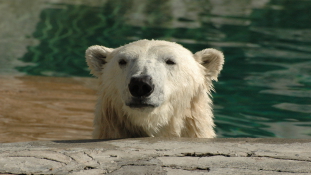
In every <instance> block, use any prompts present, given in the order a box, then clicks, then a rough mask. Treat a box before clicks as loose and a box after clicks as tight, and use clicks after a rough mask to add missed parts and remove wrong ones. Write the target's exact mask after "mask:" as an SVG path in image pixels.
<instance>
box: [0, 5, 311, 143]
mask: <svg viewBox="0 0 311 175" xmlns="http://www.w3.org/2000/svg"><path fill="white" fill-rule="evenodd" d="M24 3H25V2H24ZM26 7H27V8H26ZM310 8H311V0H283V1H279V0H243V1H231V0H199V1H190V0H183V1H175V0H168V1H167V0H160V1H159V0H149V1H142V0H129V1H122V0H96V1H90V0H79V1H69V0H51V1H49V3H47V2H46V1H35V0H29V1H27V3H25V6H21V5H20V1H17V0H11V1H4V2H1V3H0V13H2V14H4V15H1V14H0V19H1V18H3V21H5V22H4V23H2V26H1V24H0V26H1V27H2V28H1V29H2V31H0V37H1V40H0V46H1V47H0V50H1V52H0V56H1V57H0V63H1V64H0V75H1V74H2V75H6V74H8V73H7V72H10V73H11V74H14V75H16V74H18V75H20V74H21V73H26V74H28V75H45V76H89V73H88V70H87V68H86V64H85V61H84V58H83V57H84V51H85V49H86V48H87V47H88V46H90V45H94V44H100V45H105V46H108V47H118V46H120V45H123V44H125V43H128V42H131V41H133V40H137V39H142V38H147V39H165V40H169V41H175V42H178V43H180V44H182V45H184V46H185V47H187V48H189V49H190V50H191V51H193V52H195V51H198V50H201V49H204V48H207V47H214V48H217V49H220V50H222V51H223V52H224V53H225V57H226V63H225V67H224V70H223V72H222V74H221V77H220V78H219V82H217V83H215V86H216V90H217V93H215V94H214V95H213V96H214V103H215V117H216V118H215V121H216V125H217V128H216V131H217V134H218V136H219V137H285V138H311V124H310V123H311V111H310V109H311V99H310V98H311V69H310V67H311V21H310V19H311V13H309V9H310ZM3 16H5V18H4V17H3ZM8 19H11V20H8ZM10 21H13V22H10ZM19 24H20V25H22V24H23V26H24V27H18V26H19ZM4 26H5V27H4ZM8 26H9V27H8ZM12 28H14V30H12ZM19 29H20V30H21V32H16V30H19ZM17 43H19V44H17ZM26 46H27V47H26ZM3 65H9V66H3ZM14 67H15V68H14ZM21 78H22V77H21ZM21 78H20V79H21ZM26 80H27V81H26ZM43 80H44V79H40V81H43ZM55 80H58V79H57V78H55ZM69 80H70V81H72V80H71V79H70V78H69V79H68V81H69ZM22 81H23V82H29V81H30V80H29V79H28V78H27V77H25V78H24V79H23V80H22ZM38 81H39V80H38ZM46 81H52V79H51V78H47V80H46ZM66 81H67V80H66ZM52 82H53V81H52ZM54 82H55V81H54ZM33 83H34V82H33ZM53 86H59V85H57V83H56V84H55V85H52V84H51V87H53ZM62 86H63V85H62ZM75 86H77V87H79V86H81V85H77V84H75V83H73V84H72V86H71V87H72V88H77V87H75ZM28 87H30V86H27V88H28ZM39 89H40V92H41V91H42V90H44V89H42V88H39ZM50 90H51V89H48V90H47V91H50ZM76 90H81V89H79V88H78V89H76ZM82 91H83V90H82ZM36 92H37V91H36ZM56 92H57V93H60V94H63V95H64V94H66V93H67V92H68V91H67V90H64V89H61V88H60V90H59V91H55V92H54V95H55V96H56V95H57V94H56ZM70 98H74V97H73V96H72V97H68V98H67V97H65V96H64V98H61V99H59V100H60V101H58V102H57V103H56V102H54V103H53V104H52V106H53V108H48V107H51V106H50V105H47V106H45V107H46V108H48V109H49V111H45V112H41V113H40V112H36V111H34V110H28V111H27V112H24V113H25V117H23V118H24V119H25V120H23V122H24V123H25V124H27V123H29V124H31V126H34V125H37V127H38V128H40V127H41V128H49V126H50V127H52V126H55V127H52V129H50V132H48V133H53V132H55V133H56V132H57V131H59V132H62V131H65V130H66V127H67V126H68V128H67V129H69V130H67V131H68V132H69V131H70V132H71V133H74V132H82V133H84V134H80V135H81V136H82V135H83V138H84V136H87V134H86V131H89V130H91V129H90V122H91V118H90V117H89V116H92V112H91V104H93V102H92V101H87V100H86V101H85V104H84V105H86V106H89V105H90V107H89V108H88V109H89V111H77V110H76V109H77V106H75V105H79V103H80V102H77V103H75V102H72V103H70V104H69V103H67V101H68V100H69V99H70ZM88 98H91V97H88ZM8 99H11V100H12V99H14V97H13V96H9V97H8ZM48 99H49V98H48V97H44V98H40V99H36V100H35V101H36V103H34V102H32V103H30V104H32V105H31V106H28V108H29V109H33V108H36V107H38V105H39V106H40V105H42V104H41V102H40V100H43V101H45V100H48ZM66 99H67V100H66ZM24 100H25V101H24V102H25V103H26V102H27V101H28V100H29V101H31V99H27V98H25V99H24ZM32 100H33V99H32ZM45 105H46V104H45ZM72 105H73V106H72ZM84 105H83V106H84ZM43 106H44V105H43ZM65 106H66V110H68V111H67V112H69V113H67V112H65V113H63V114H62V116H63V117H64V118H59V119H57V121H59V123H61V124H59V125H58V124H56V125H55V123H54V124H52V123H53V122H52V123H44V124H43V126H41V124H42V121H43V118H44V116H46V115H47V114H51V115H52V114H53V113H55V112H56V111H55V110H54V111H53V110H52V109H60V108H62V107H65ZM82 109H84V108H82ZM58 112H59V111H58ZM34 114H35V115H36V116H38V117H37V118H36V119H35V120H33V119H31V118H29V120H28V119H27V118H28V117H29V116H33V115H34ZM67 114H68V115H67ZM79 115H88V119H85V120H88V122H85V125H83V123H84V122H82V123H78V124H77V125H75V126H74V125H67V123H68V121H70V120H75V119H77V118H79V119H81V117H77V116H79ZM16 116H17V114H16V115H15V113H12V114H10V115H8V114H5V115H3V114H1V113H0V121H1V122H2V123H3V125H5V127H6V129H7V131H6V132H5V133H6V134H4V135H2V136H1V137H0V141H2V140H5V141H8V137H7V136H9V135H10V134H9V133H14V132H13V131H12V130H10V128H13V126H12V125H14V122H16V121H20V119H15V118H14V117H16ZM48 116H50V115H48ZM73 116H75V117H73ZM40 118H41V120H40ZM82 118H83V117H82ZM86 118H87V117H86ZM30 121H31V122H30ZM55 121H56V120H55ZM70 123H75V122H71V121H70ZM58 126H59V127H58ZM0 128H2V126H1V125H0ZM15 128H18V126H16V127H15ZM21 128H22V127H21ZM70 128H71V129H70ZM79 128H85V129H79ZM27 129H28V130H29V131H27V132H30V131H31V129H29V128H27ZM25 132H26V131H25ZM31 132H33V133H36V131H35V130H32V131H31ZM40 132H41V131H40ZM40 132H39V130H38V132H37V134H35V136H33V137H32V139H36V138H38V139H39V138H40V139H44V138H45V139H57V138H59V139H61V138H64V137H60V136H59V133H58V134H51V135H47V134H43V135H38V133H40ZM21 133H23V132H21ZM88 134H90V133H88ZM72 135H74V134H68V135H67V136H66V137H68V138H69V137H72ZM11 136H12V137H14V138H15V137H16V136H14V135H11ZM2 138H4V139H2ZM23 138H24V139H23ZM25 138H26V137H24V136H19V137H16V139H15V140H14V141H18V140H27V139H25ZM73 138H77V137H73Z"/></svg>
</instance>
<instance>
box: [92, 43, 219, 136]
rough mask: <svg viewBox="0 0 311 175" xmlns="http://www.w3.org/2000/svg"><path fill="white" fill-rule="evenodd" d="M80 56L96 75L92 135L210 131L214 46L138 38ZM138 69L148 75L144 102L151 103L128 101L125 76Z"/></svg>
mask: <svg viewBox="0 0 311 175" xmlns="http://www.w3.org/2000/svg"><path fill="white" fill-rule="evenodd" d="M121 59H122V60H124V61H126V65H124V66H120V65H119V61H120V60H121ZM168 59H170V60H173V61H174V62H175V63H176V64H175V65H168V64H166V60H168ZM86 60H87V63H88V65H89V68H90V69H91V73H92V74H94V75H95V76H97V77H98V78H99V80H100V87H99V92H98V95H99V98H98V103H97V106H96V111H95V119H94V127H95V129H94V132H93V138H96V139H104V138H125V137H145V136H150V137H156V136H166V137H198V138H213V137H215V132H214V130H213V127H214V123H213V113H212V107H211V106H212V101H211V99H210V92H211V90H212V89H213V87H212V80H217V77H218V74H219V72H220V71H221V69H222V66H223V64H224V57H223V54H222V53H221V52H220V51H218V50H215V49H205V50H202V51H200V52H197V53H195V54H192V53H191V52H190V51H189V50H187V49H185V48H184V47H182V46H181V45H179V44H176V43H172V42H167V41H159V40H139V41H136V42H133V43H129V44H127V45H124V46H121V47H119V48H116V49H111V48H106V47H104V46H91V47H89V48H88V49H87V51H86ZM139 75H148V76H150V77H152V82H153V83H154V85H155V88H154V91H153V93H152V94H151V95H150V96H148V97H147V98H146V102H147V103H148V104H152V105H153V106H154V107H143V108H131V107H129V106H128V104H130V103H131V102H132V100H133V98H132V95H131V93H130V92H129V90H128V85H129V83H130V79H131V78H132V77H135V76H139Z"/></svg>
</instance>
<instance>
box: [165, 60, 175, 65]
mask: <svg viewBox="0 0 311 175" xmlns="http://www.w3.org/2000/svg"><path fill="white" fill-rule="evenodd" d="M165 63H166V64H168V65H174V64H176V63H175V62H174V61H173V60H171V59H168V60H166V61H165Z"/></svg>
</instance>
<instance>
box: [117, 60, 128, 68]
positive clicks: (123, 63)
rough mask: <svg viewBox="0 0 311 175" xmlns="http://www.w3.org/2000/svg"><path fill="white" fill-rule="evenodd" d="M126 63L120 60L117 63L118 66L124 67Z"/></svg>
mask: <svg viewBox="0 0 311 175" xmlns="http://www.w3.org/2000/svg"><path fill="white" fill-rule="evenodd" d="M126 63H127V62H126V61H125V60H124V59H122V60H120V61H119V65H120V66H124V65H126Z"/></svg>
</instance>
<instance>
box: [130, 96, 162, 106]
mask: <svg viewBox="0 0 311 175" xmlns="http://www.w3.org/2000/svg"><path fill="white" fill-rule="evenodd" d="M126 106H128V107H130V108H146V107H151V108H155V107H157V106H158V105H156V104H152V103H148V101H147V100H146V99H145V98H132V100H131V101H130V102H129V103H126Z"/></svg>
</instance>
